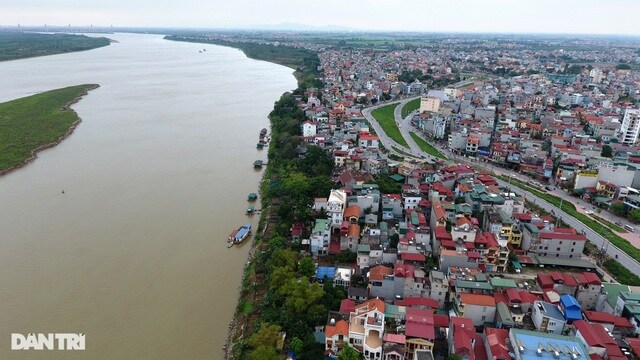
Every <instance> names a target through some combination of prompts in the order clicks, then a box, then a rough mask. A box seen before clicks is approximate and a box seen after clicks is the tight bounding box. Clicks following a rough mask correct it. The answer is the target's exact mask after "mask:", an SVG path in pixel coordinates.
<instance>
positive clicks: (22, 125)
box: [0, 84, 100, 176]
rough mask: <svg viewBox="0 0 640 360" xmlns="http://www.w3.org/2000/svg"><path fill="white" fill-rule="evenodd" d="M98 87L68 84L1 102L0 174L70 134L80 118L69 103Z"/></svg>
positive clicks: (18, 165) (12, 169)
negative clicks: (67, 85)
mask: <svg viewBox="0 0 640 360" xmlns="http://www.w3.org/2000/svg"><path fill="white" fill-rule="evenodd" d="M99 86H100V85H98V84H83V85H77V86H70V87H66V88H61V89H56V90H51V91H47V92H44V93H40V94H36V95H31V96H27V97H24V98H20V99H16V100H11V101H8V102H5V103H2V104H0V128H1V129H3V131H2V132H0V176H1V175H5V174H8V173H10V172H12V171H15V170H17V169H20V168H22V167H24V166H25V165H27V164H29V163H30V162H32V161H33V160H35V159H36V158H37V154H38V152H40V151H42V150H45V149H48V148H51V147H53V146H56V145H57V144H59V143H60V142H62V141H63V140H64V139H66V138H67V137H69V136H70V135H71V134H72V133H73V131H74V130H75V128H76V127H77V126H78V125H79V124H80V122H81V121H82V120H81V119H80V117H79V116H78V114H77V113H76V112H75V111H74V110H73V109H71V105H73V104H74V103H76V102H78V101H79V100H80V99H82V97H83V96H85V95H87V94H88V92H89V91H90V90H93V89H96V88H98V87H99Z"/></svg>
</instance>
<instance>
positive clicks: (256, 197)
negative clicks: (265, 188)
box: [247, 193, 258, 201]
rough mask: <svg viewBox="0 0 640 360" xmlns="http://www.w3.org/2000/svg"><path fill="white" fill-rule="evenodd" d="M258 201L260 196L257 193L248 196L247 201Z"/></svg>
mask: <svg viewBox="0 0 640 360" xmlns="http://www.w3.org/2000/svg"><path fill="white" fill-rule="evenodd" d="M256 199H258V194H256V193H249V196H247V201H256Z"/></svg>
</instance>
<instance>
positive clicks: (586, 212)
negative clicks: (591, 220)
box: [583, 208, 593, 215]
mask: <svg viewBox="0 0 640 360" xmlns="http://www.w3.org/2000/svg"><path fill="white" fill-rule="evenodd" d="M583 209H584V208H583ZM584 213H585V214H587V215H591V214H593V211H591V210H587V211H585V212H584Z"/></svg>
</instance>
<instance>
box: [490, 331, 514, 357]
mask: <svg viewBox="0 0 640 360" xmlns="http://www.w3.org/2000/svg"><path fill="white" fill-rule="evenodd" d="M484 333H485V335H486V337H487V344H489V350H490V351H491V355H493V357H492V359H502V360H511V359H512V358H511V355H509V348H507V339H509V331H508V330H505V329H494V328H485V329H484Z"/></svg>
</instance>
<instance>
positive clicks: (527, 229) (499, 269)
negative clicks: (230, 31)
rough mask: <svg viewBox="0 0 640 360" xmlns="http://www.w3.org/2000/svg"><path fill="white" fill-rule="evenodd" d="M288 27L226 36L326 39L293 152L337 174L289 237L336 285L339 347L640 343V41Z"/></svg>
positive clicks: (304, 45) (569, 354)
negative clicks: (337, 32) (386, 37)
mask: <svg viewBox="0 0 640 360" xmlns="http://www.w3.org/2000/svg"><path fill="white" fill-rule="evenodd" d="M287 36H289V37H285V35H282V36H281V37H280V38H279V40H278V41H274V40H269V39H267V38H259V37H258V38H255V37H254V38H252V37H251V36H249V35H237V36H235V37H231V36H230V35H220V36H218V38H216V39H218V40H216V41H219V39H222V40H223V41H237V42H240V43H245V44H259V45H260V46H267V45H268V46H275V47H279V48H281V49H282V48H284V47H291V48H295V49H305V50H309V51H313V52H315V53H317V54H318V59H319V63H318V66H317V68H316V69H313V70H314V71H316V72H317V74H318V75H317V76H318V78H319V79H320V80H321V82H318V83H315V85H318V86H306V87H304V88H302V89H299V90H297V91H296V92H294V93H293V94H292V97H293V101H295V103H296V105H297V108H298V109H300V110H302V111H303V112H304V121H301V122H300V123H299V129H298V130H297V131H299V134H300V142H299V143H298V144H297V147H296V153H297V156H298V157H299V158H300V159H308V154H310V153H313V154H314V155H313V156H316V155H317V154H318V152H319V151H321V152H322V154H324V155H323V156H326V157H327V158H328V159H330V160H329V161H330V162H331V168H332V170H331V184H330V185H331V189H327V190H324V192H322V193H317V192H314V194H315V198H313V199H312V201H311V203H310V204H307V206H308V209H307V210H306V211H308V212H309V214H308V216H297V217H295V219H294V220H295V223H294V224H293V226H292V227H291V228H290V231H289V233H288V234H287V235H288V241H290V243H291V244H292V245H291V246H292V248H293V249H296V251H297V254H298V256H302V259H303V260H304V259H312V261H313V264H314V270H313V274H312V275H311V276H310V277H308V278H307V279H299V281H305V282H306V281H309V283H310V284H320V285H321V286H323V287H324V289H325V291H327V290H328V289H335V290H331V291H332V292H333V294H342V295H341V296H338V300H339V302H336V303H335V307H333V308H326V309H325V310H326V311H327V312H326V313H324V315H325V316H324V320H323V321H320V323H316V327H315V333H314V338H315V340H316V341H317V343H319V344H321V345H322V346H323V349H324V356H325V357H326V358H351V357H349V356H350V355H345V354H353V353H354V351H355V353H357V354H359V356H362V357H364V358H365V359H385V360H401V359H444V358H449V359H469V360H476V359H478V360H480V359H502V360H510V359H517V360H519V359H534V358H535V359H537V358H543V359H567V360H568V359H576V360H578V359H594V360H596V359H614V360H615V359H628V358H635V359H638V358H640V340H638V338H637V337H638V335H640V310H639V309H640V307H639V306H640V291H639V290H638V289H636V288H635V286H639V285H640V278H638V277H637V275H636V273H637V272H636V271H635V269H638V268H640V263H639V262H638V259H639V257H638V255H637V253H636V251H637V248H636V247H637V246H638V245H640V237H638V235H637V234H635V226H634V224H635V223H637V222H640V191H639V190H638V189H640V147H639V146H640V144H638V143H637V140H638V135H639V133H640V122H639V119H638V116H639V115H640V109H639V108H638V103H639V99H640V90H639V86H640V72H639V71H637V66H638V64H640V56H639V55H638V54H639V53H638V51H637V49H636V48H634V47H631V46H629V47H626V46H622V45H620V44H609V45H611V46H608V45H606V44H604V43H603V42H602V41H601V39H598V38H591V39H588V40H585V42H584V43H580V44H578V42H576V43H574V44H573V45H575V46H573V47H572V48H573V49H577V50H566V51H565V50H564V49H562V48H561V47H559V46H557V44H556V45H553V46H551V45H550V44H546V45H548V46H547V48H545V49H540V48H539V47H538V46H534V45H531V44H527V43H526V42H525V41H523V42H518V41H515V42H514V43H508V42H501V41H498V42H493V43H489V42H486V41H485V42H483V41H470V42H471V43H473V44H474V45H475V46H470V45H469V42H467V41H464V39H463V38H457V37H456V36H452V39H451V40H450V41H449V42H446V41H445V42H444V43H446V46H439V47H437V46H435V47H431V46H428V45H426V46H424V47H419V46H418V47H414V48H402V47H396V48H393V46H390V47H389V48H387V49H384V50H380V49H376V50H375V51H374V50H371V49H367V48H365V47H356V46H348V45H347V46H343V45H344V44H343V45H335V44H330V43H326V44H323V43H322V42H319V41H315V42H305V41H304V39H303V38H296V37H295V35H287ZM467 40H468V39H467ZM532 41H533V40H532ZM441 45H442V44H441ZM636 47H637V46H636ZM605 49H607V50H605ZM320 85H321V86H320ZM270 146H273V144H272V145H270ZM271 150H273V149H271ZM272 182H273V180H272ZM318 189H319V188H317V189H315V190H318ZM318 195H319V196H318ZM567 207H570V208H571V209H572V211H573V212H571V211H569V212H567ZM274 221H275V220H274ZM576 224H578V225H576ZM605 231H606V233H605ZM301 261H302V260H301ZM618 261H619V262H618ZM621 283H622V284H621ZM310 286H311V285H310ZM282 336H284V337H285V338H286V337H287V334H286V332H283V333H282ZM341 354H342V356H341ZM294 356H295V354H294ZM290 357H292V358H293V356H290Z"/></svg>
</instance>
